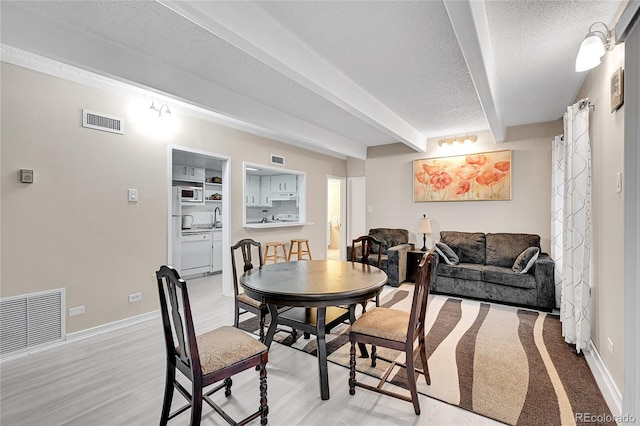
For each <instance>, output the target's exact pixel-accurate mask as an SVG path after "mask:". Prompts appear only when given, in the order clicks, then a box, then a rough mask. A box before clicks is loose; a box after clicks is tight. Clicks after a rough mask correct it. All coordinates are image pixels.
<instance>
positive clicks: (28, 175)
mask: <svg viewBox="0 0 640 426" xmlns="http://www.w3.org/2000/svg"><path fill="white" fill-rule="evenodd" d="M20 182H22V183H33V170H29V169H21V170H20Z"/></svg>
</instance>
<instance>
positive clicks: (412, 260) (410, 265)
mask: <svg viewBox="0 0 640 426" xmlns="http://www.w3.org/2000/svg"><path fill="white" fill-rule="evenodd" d="M425 253H426V251H421V250H411V251H408V252H407V281H411V282H414V283H415V282H416V280H417V279H418V266H419V265H420V261H421V260H422V256H424V254H425Z"/></svg>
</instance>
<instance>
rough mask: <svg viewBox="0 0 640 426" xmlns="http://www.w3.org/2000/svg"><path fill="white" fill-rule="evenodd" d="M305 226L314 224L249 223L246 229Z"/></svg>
mask: <svg viewBox="0 0 640 426" xmlns="http://www.w3.org/2000/svg"><path fill="white" fill-rule="evenodd" d="M304 225H313V222H267V223H262V222H257V223H251V222H247V224H246V225H245V226H244V227H245V228H251V229H259V228H283V227H285V226H304Z"/></svg>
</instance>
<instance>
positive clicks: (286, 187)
mask: <svg viewBox="0 0 640 426" xmlns="http://www.w3.org/2000/svg"><path fill="white" fill-rule="evenodd" d="M297 190H298V185H297V176H296V175H272V176H271V192H272V193H280V192H296V191H297Z"/></svg>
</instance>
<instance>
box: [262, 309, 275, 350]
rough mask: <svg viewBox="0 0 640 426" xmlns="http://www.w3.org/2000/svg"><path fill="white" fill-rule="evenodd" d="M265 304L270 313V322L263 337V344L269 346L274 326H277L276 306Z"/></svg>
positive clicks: (273, 333)
mask: <svg viewBox="0 0 640 426" xmlns="http://www.w3.org/2000/svg"><path fill="white" fill-rule="evenodd" d="M267 306H268V307H269V314H271V324H269V330H268V331H267V335H266V336H265V338H264V345H265V346H266V347H268V348H271V342H272V341H273V336H274V335H275V334H276V328H278V306H277V305H271V304H268V305H267Z"/></svg>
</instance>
